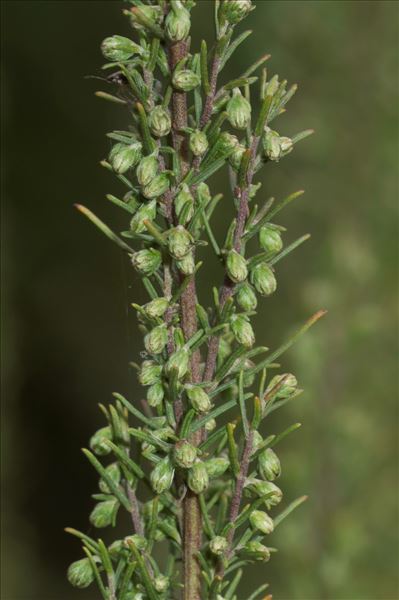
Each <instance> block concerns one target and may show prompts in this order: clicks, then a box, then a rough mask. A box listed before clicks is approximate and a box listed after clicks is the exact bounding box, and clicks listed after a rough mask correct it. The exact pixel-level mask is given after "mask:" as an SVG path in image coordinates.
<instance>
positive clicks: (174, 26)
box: [165, 2, 191, 42]
mask: <svg viewBox="0 0 399 600" xmlns="http://www.w3.org/2000/svg"><path fill="white" fill-rule="evenodd" d="M190 27H191V21H190V13H189V12H188V10H187V9H186V8H184V6H183V5H182V3H181V2H179V3H177V2H175V3H174V5H172V9H171V10H170V11H169V13H168V15H167V17H166V20H165V30H166V35H167V36H168V38H169V39H170V41H171V42H181V41H182V40H185V39H186V37H187V36H188V34H189V33H190Z"/></svg>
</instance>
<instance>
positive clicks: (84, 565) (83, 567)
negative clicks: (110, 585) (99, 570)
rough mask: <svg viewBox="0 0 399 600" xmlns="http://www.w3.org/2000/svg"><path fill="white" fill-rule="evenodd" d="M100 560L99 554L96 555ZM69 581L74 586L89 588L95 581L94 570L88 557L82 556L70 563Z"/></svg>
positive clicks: (97, 560) (97, 559) (95, 558)
mask: <svg viewBox="0 0 399 600" xmlns="http://www.w3.org/2000/svg"><path fill="white" fill-rule="evenodd" d="M94 560H96V562H99V558H98V556H95V557H94ZM67 577H68V581H69V583H70V584H72V585H73V586H74V587H77V588H81V589H83V588H87V587H89V585H90V584H91V583H92V582H93V581H94V572H93V569H92V567H91V564H90V560H89V559H88V558H82V559H81V560H77V561H75V562H73V563H72V564H71V565H69V568H68V572H67Z"/></svg>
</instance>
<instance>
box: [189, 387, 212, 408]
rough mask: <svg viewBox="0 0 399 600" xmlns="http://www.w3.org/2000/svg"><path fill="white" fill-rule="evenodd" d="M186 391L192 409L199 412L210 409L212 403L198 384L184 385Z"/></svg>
mask: <svg viewBox="0 0 399 600" xmlns="http://www.w3.org/2000/svg"><path fill="white" fill-rule="evenodd" d="M186 393H187V396H188V399H189V400H190V403H191V406H192V407H193V409H194V410H196V411H197V412H200V413H206V412H209V411H210V410H211V408H212V403H211V401H210V399H209V396H208V394H207V393H206V392H205V390H204V389H202V388H201V387H199V386H198V385H189V386H187V387H186Z"/></svg>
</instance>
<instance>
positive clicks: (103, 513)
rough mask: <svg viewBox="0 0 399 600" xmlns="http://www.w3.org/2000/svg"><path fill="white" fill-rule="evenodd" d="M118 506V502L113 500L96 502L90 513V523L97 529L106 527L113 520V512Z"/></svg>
mask: <svg viewBox="0 0 399 600" xmlns="http://www.w3.org/2000/svg"><path fill="white" fill-rule="evenodd" d="M118 506H119V502H118V500H116V499H115V498H113V499H112V500H105V501H104V502H98V504H96V505H95V507H94V508H93V510H92V511H91V513H90V517H89V520H90V523H91V524H92V525H94V527H98V528H101V527H108V525H111V523H112V521H113V520H114V516H115V511H116V510H117V508H118Z"/></svg>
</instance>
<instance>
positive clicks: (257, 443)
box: [251, 431, 263, 456]
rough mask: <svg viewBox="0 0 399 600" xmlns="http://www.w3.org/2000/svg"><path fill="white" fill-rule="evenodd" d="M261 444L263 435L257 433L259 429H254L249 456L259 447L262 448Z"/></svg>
mask: <svg viewBox="0 0 399 600" xmlns="http://www.w3.org/2000/svg"><path fill="white" fill-rule="evenodd" d="M262 446H263V437H262V436H261V434H260V433H259V431H254V433H253V438H252V453H251V456H252V455H253V454H255V453H256V452H257V451H258V450H260V448H262Z"/></svg>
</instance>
